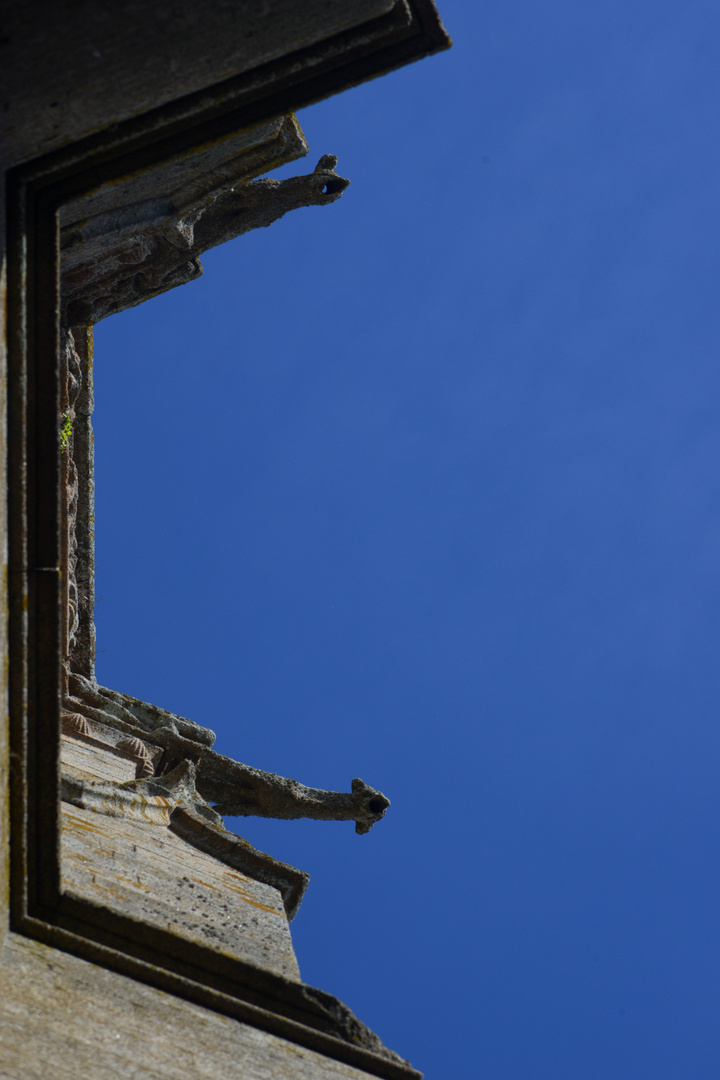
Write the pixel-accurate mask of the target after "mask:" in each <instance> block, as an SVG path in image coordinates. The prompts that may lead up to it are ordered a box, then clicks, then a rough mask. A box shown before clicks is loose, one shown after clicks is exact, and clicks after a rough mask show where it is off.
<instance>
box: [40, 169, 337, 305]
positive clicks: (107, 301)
mask: <svg viewBox="0 0 720 1080" xmlns="http://www.w3.org/2000/svg"><path fill="white" fill-rule="evenodd" d="M336 165H337V158H336V157H335V156H334V155H333V154H325V155H323V157H321V158H320V161H319V162H318V164H317V166H316V168H315V171H314V172H312V173H310V174H309V175H308V176H295V177H293V178H292V179H289V180H267V179H265V180H252V181H250V182H245V183H243V182H241V181H238V180H237V179H232V178H231V179H230V180H228V178H227V169H218V170H216V171H215V173H213V174H211V176H210V177H209V178H208V179H207V181H206V183H205V184H203V185H202V187H201V189H200V192H199V193H198V190H197V189H198V184H197V181H193V182H191V183H189V184H187V183H186V184H185V185H183V186H181V187H179V188H177V189H176V190H175V191H173V192H171V193H170V194H169V195H162V196H155V197H154V198H148V199H144V200H143V201H142V202H138V203H134V204H132V205H129V206H120V207H113V208H112V209H110V210H104V211H102V212H100V213H97V214H95V215H94V216H92V217H90V218H83V219H79V220H76V221H70V222H67V223H66V224H64V226H63V228H62V230H61V233H60V245H61V260H60V267H61V275H62V303H63V318H64V322H65V325H66V326H75V325H80V324H87V325H89V324H91V323H96V322H99V320H100V319H104V318H105V317H106V316H107V315H112V314H114V313H116V312H118V311H124V310H125V308H128V307H133V306H134V305H135V304H139V303H141V302H142V301H143V300H148V299H149V298H150V297H152V296H158V295H159V294H160V293H163V292H166V291H167V290H168V289H173V288H175V286H176V285H183V284H185V282H188V281H192V280H193V279H194V278H197V277H200V275H201V274H202V272H203V270H202V266H201V264H200V259H199V256H200V255H201V254H202V253H203V252H204V251H207V250H208V249H209V248H213V247H216V246H217V245H218V244H223V243H225V241H226V240H232V239H234V238H235V237H237V236H242V234H243V233H246V232H250V231H251V230H252V229H259V228H264V227H266V226H268V225H272V223H273V222H274V221H277V220H278V219H279V218H281V217H282V216H283V215H284V214H286V213H287V212H288V211H289V210H295V209H297V208H298V207H301V206H325V205H327V204H329V203H333V202H336V201H337V200H338V199H339V198H340V196H341V195H342V193H343V191H345V189H346V187H347V186H348V184H349V183H350V181H349V180H346V179H345V178H344V177H342V176H338V174H337V173H336V172H335V166H336Z"/></svg>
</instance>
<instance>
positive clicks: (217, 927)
mask: <svg viewBox="0 0 720 1080" xmlns="http://www.w3.org/2000/svg"><path fill="white" fill-rule="evenodd" d="M153 809H154V810H155V812H156V813H157V814H158V820H157V821H156V822H154V823H153V822H150V821H142V820H140V813H138V814H136V815H133V816H132V817H130V816H127V817H120V816H110V815H109V814H98V813H93V812H92V811H91V810H83V809H80V808H78V807H75V806H68V805H66V804H63V810H62V832H61V835H62V864H61V865H62V881H63V889H65V890H69V891H70V892H72V893H76V894H78V895H80V896H83V897H85V898H86V899H88V900H93V901H94V902H96V903H98V904H101V905H102V906H103V907H110V908H112V910H113V911H117V912H118V913H119V914H121V915H129V916H130V917H132V918H136V919H140V920H142V921H143V922H147V923H150V924H152V925H155V926H159V927H161V928H163V929H167V930H171V931H172V932H173V933H176V934H178V935H179V936H180V937H184V938H187V939H189V940H191V941H199V942H201V943H202V944H205V945H207V946H209V947H210V948H212V949H215V950H217V951H219V952H222V953H225V954H226V955H229V956H236V957H238V958H239V959H241V960H247V961H249V962H250V963H252V964H256V965H257V966H258V967H261V968H264V969H265V970H267V971H274V972H275V973H276V974H278V975H283V976H285V977H286V978H292V979H296V980H299V978H300V972H299V971H298V966H297V961H296V959H295V954H294V952H293V948H292V941H291V940H290V931H289V928H288V921H287V916H286V914H285V910H284V907H283V901H282V897H281V895H280V893H279V891H278V890H277V889H276V888H274V887H273V886H272V885H266V884H263V883H262V882H259V881H254V880H253V879H251V878H249V877H247V876H246V875H243V874H240V873H238V872H237V871H236V870H231V869H229V868H228V867H227V866H225V865H224V864H223V863H221V862H219V861H218V860H217V859H215V858H213V857H212V856H211V855H207V854H205V853H204V852H202V851H199V850H198V849H197V848H194V847H191V846H190V845H189V844H187V843H186V842H185V841H184V840H182V839H180V837H178V836H176V835H175V834H174V833H173V832H171V831H170V830H169V829H168V828H167V825H168V824H169V819H170V810H169V809H168V808H167V807H165V808H162V807H161V806H157V807H154V808H153ZM163 809H164V812H165V815H166V818H167V820H166V821H165V822H162V821H161V820H160V818H161V815H162V812H163ZM149 810H150V807H149V806H147V805H146V807H145V813H148V812H149Z"/></svg>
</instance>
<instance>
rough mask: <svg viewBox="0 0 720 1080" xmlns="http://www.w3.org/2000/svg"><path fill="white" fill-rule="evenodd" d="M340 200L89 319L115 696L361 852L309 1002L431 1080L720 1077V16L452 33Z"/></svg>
mask: <svg viewBox="0 0 720 1080" xmlns="http://www.w3.org/2000/svg"><path fill="white" fill-rule="evenodd" d="M441 12H442V15H443V17H444V20H445V22H446V25H447V27H448V29H449V31H450V33H451V35H452V36H453V38H454V41H455V44H454V47H453V49H452V50H450V51H449V52H448V53H445V54H442V55H440V56H436V57H432V58H430V59H428V60H426V61H423V62H422V63H420V64H415V65H413V66H412V67H408V68H405V69H402V70H400V71H398V72H395V73H393V74H392V75H390V76H387V77H385V78H383V79H381V80H377V81H375V82H372V83H369V84H366V85H364V86H361V87H358V88H356V89H354V90H352V91H349V92H347V93H345V94H342V95H340V96H338V97H336V98H333V99H331V100H329V101H327V102H323V103H320V104H319V105H316V106H314V107H312V108H309V109H306V110H303V111H302V112H301V113H300V114H299V120H300V123H301V126H302V128H303V130H304V132H305V135H306V138H307V140H308V143H309V145H310V155H309V157H308V158H307V159H306V160H305V161H304V162H297V163H294V164H293V165H292V166H289V167H286V168H284V169H282V170H280V171H279V172H277V173H275V174H273V175H275V176H278V177H279V176H282V175H296V174H298V173H302V172H309V171H312V168H313V167H314V165H315V162H316V161H317V159H318V158H319V157H320V156H321V154H324V153H335V154H337V155H338V158H339V165H338V171H339V172H340V173H341V174H342V175H344V176H348V177H349V178H350V180H351V181H352V183H351V187H350V188H349V189H348V190H347V192H346V193H345V194H344V196H343V198H342V199H341V200H340V201H339V202H338V203H336V204H334V205H332V206H329V207H315V208H309V209H305V210H300V211H296V212H295V213H293V214H292V215H289V216H287V217H286V218H284V219H283V220H282V221H281V222H279V223H277V224H276V225H274V226H273V227H272V228H270V229H262V230H258V231H257V232H255V233H252V234H249V235H247V236H245V237H242V238H240V239H239V240H238V241H235V242H233V243H230V244H228V245H226V246H224V247H223V248H220V249H217V250H216V251H213V252H210V253H208V254H207V255H206V256H205V257H204V258H203V260H202V261H203V264H204V266H205V276H204V277H203V278H202V279H200V280H199V281H197V282H193V283H192V284H190V285H187V286H185V287H182V288H180V289H176V290H174V291H173V292H170V293H168V294H166V295H165V296H163V297H160V298H158V299H156V300H154V301H152V303H150V304H146V305H143V306H141V307H139V308H135V309H133V310H131V311H129V312H126V313H124V314H123V315H121V316H116V317H113V318H111V319H109V320H107V321H105V322H103V323H101V324H99V326H98V327H97V328H96V363H95V370H96V387H97V413H96V454H97V483H98V506H97V564H98V581H97V587H98V596H99V598H100V599H99V601H98V605H97V623H98V649H99V655H98V678H99V680H100V681H101V682H103V683H105V684H107V685H110V686H113V687H114V688H116V689H118V690H123V691H125V692H127V693H130V694H133V695H136V696H138V697H144V698H145V699H147V700H149V701H153V702H155V703H157V704H160V705H162V706H164V707H166V708H169V709H173V710H175V711H177V712H179V713H181V714H183V715H186V716H190V717H192V718H193V719H195V720H197V721H198V722H199V723H201V724H207V725H208V726H210V727H212V728H214V729H215V730H216V731H217V732H218V742H217V748H218V749H219V750H221V751H222V752H224V753H226V754H231V755H232V756H234V757H236V758H238V759H240V760H243V761H246V762H248V763H249V764H252V765H255V766H258V767H261V768H265V769H270V770H272V771H277V772H280V773H283V774H285V775H288V776H293V777H296V778H297V779H299V780H301V781H303V782H304V783H307V784H311V785H317V786H322V787H328V788H336V789H344V790H348V788H349V783H350V780H351V779H352V778H353V777H354V776H360V777H362V778H363V779H364V780H366V781H367V782H368V783H370V784H372V785H374V786H376V787H379V788H381V789H382V790H383V791H385V792H386V794H387V795H388V797H389V798H390V799H391V800H392V807H391V809H390V810H389V811H388V813H387V815H386V818H385V819H384V820H383V821H382V822H381V823H380V824H379V825H378V826H376V827H375V828H374V829H373V830H372V832H371V833H370V834H369V835H367V836H364V837H358V836H356V835H355V833H354V831H353V826H352V824H350V823H322V822H264V821H260V820H254V819H235V820H234V821H230V822H229V824H230V825H231V827H234V828H236V829H237V831H238V832H240V833H241V834H242V835H244V836H246V837H247V838H248V839H249V840H250V841H251V842H252V843H254V844H256V845H257V846H258V847H261V848H264V849H265V850H268V851H270V852H272V853H273V854H274V855H276V856H278V857H279V858H282V859H284V860H286V861H288V862H291V863H294V864H295V865H297V866H300V867H302V868H303V869H306V870H308V871H309V872H310V874H311V884H310V889H309V891H308V894H307V896H306V899H305V901H304V903H303V907H302V909H301V911H300V913H299V915H298V917H297V919H296V921H295V923H294V924H293V926H294V938H295V943H296V948H297V952H298V957H299V961H300V967H301V972H302V974H303V977H304V978H305V979H306V981H308V982H310V983H313V984H315V985H318V986H321V987H322V988H323V989H325V990H328V991H330V992H332V993H334V994H336V995H337V996H338V997H340V998H342V999H343V1000H345V1001H346V1002H347V1003H348V1004H349V1005H350V1006H351V1007H352V1008H353V1009H354V1010H355V1011H356V1012H357V1014H358V1015H359V1016H360V1017H361V1018H362V1019H363V1020H364V1021H365V1022H366V1023H368V1024H369V1025H370V1026H371V1027H373V1028H374V1029H375V1030H376V1031H377V1032H378V1033H379V1034H380V1035H381V1037H383V1038H384V1039H385V1041H386V1042H387V1043H388V1044H389V1045H390V1046H392V1047H393V1048H394V1049H397V1050H398V1051H399V1052H401V1053H402V1054H403V1055H405V1056H407V1057H408V1058H410V1060H411V1061H412V1062H413V1064H414V1065H416V1067H418V1068H420V1069H423V1070H424V1071H425V1073H426V1075H427V1076H428V1077H429V1078H444V1077H453V1080H465V1078H468V1080H475V1078H477V1077H482V1078H483V1080H519V1078H520V1077H522V1078H523V1080H546V1078H547V1080H550V1078H552V1080H648V1078H652V1080H666V1078H667V1080H671V1078H672V1080H678V1078H680V1077H681V1078H682V1080H715V1077H716V1076H717V1069H718V1065H717V1062H718V1060H719V1057H720V1027H719V1025H718V1006H719V1005H720V979H719V977H718V965H719V962H720V941H719V938H718V930H717V921H718V916H717V911H718V901H719V900H720V867H719V864H718V857H717V852H718V831H719V830H718V808H719V807H718V803H719V802H720V792H719V789H718V782H717V777H718V766H719V764H720V762H719V761H718V759H719V758H720V737H719V734H718V725H717V701H718V644H719V642H718V637H719V630H720V620H719V619H718V599H719V597H720V574H719V572H718V566H719V563H718V540H719V539H720V506H719V504H718V488H719V481H718V475H719V466H720V427H719V425H718V415H717V414H718V406H717V391H718V384H719V383H720V376H719V375H718V339H719V337H720V335H719V333H718V331H719V330H720V325H719V324H720V305H718V301H717V284H718V269H719V263H720V254H719V249H718V244H717V239H716V234H717V225H718V216H719V215H718V195H717V192H718V172H719V171H720V170H719V166H720V151H719V150H718V140H717V127H718V112H719V108H718V82H719V81H720V80H719V79H718V71H719V70H720V56H719V55H718V53H719V52H720V49H719V48H718V30H720V12H719V11H718V8H717V6H716V5H715V4H710V3H704V2H695V0H690V2H688V3H686V4H684V5H679V4H677V3H675V4H669V3H662V2H661V3H654V4H652V5H651V4H649V3H646V2H635V3H630V4H627V3H624V4H620V3H610V2H604V3H601V4H597V5H582V6H578V5H575V4H570V3H567V2H556V3H549V4H546V5H544V6H543V7H542V8H539V7H538V6H537V5H532V4H529V3H527V2H521V0H517V2H511V3H507V4H503V5H495V6H492V5H483V6H480V5H477V6H476V5H471V4H461V3H459V2H457V0H442V3H441Z"/></svg>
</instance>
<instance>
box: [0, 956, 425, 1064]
mask: <svg viewBox="0 0 720 1080" xmlns="http://www.w3.org/2000/svg"><path fill="white" fill-rule="evenodd" d="M0 1029H1V1030H2V1040H1V1043H2V1051H1V1053H0V1078H1V1080H48V1078H49V1077H51V1078H52V1080H79V1078H80V1077H82V1078H83V1080H85V1078H92V1080H140V1078H142V1080H188V1078H189V1077H192V1078H193V1080H218V1077H223V1078H226V1080H367V1078H368V1074H367V1073H366V1072H364V1071H362V1070H360V1069H356V1068H353V1067H352V1066H351V1065H345V1064H343V1063H342V1062H339V1061H335V1060H333V1059H332V1058H328V1057H326V1056H324V1055H323V1054H319V1053H316V1052H315V1051H314V1050H310V1049H307V1048H306V1047H303V1046H298V1045H296V1044H295V1043H291V1042H288V1041H287V1040H286V1039H281V1038H278V1037H277V1036H274V1035H270V1034H268V1033H267V1032H265V1031H261V1030H258V1029H257V1028H255V1027H249V1026H248V1025H247V1024H243V1023H240V1022H238V1021H237V1020H233V1019H230V1018H229V1017H227V1016H223V1015H222V1014H220V1013H217V1012H213V1011H212V1010H210V1009H206V1008H203V1007H201V1006H199V1005H195V1004H193V1003H192V1002H189V1001H184V1000H183V999H182V998H178V997H174V996H173V995H172V994H167V993H164V992H163V991H162V990H157V989H155V988H154V987H152V986H145V985H143V983H140V982H136V981H135V980H133V979H129V978H126V977H124V976H123V975H118V974H116V973H115V972H113V971H107V970H104V969H103V968H100V967H97V966H96V965H94V964H89V963H87V961H85V960H80V959H78V958H77V957H75V956H72V955H70V954H69V953H64V952H60V951H59V950H57V949H52V948H49V947H48V946H46V945H42V944H40V943H39V942H34V941H31V940H28V939H26V938H21V937H17V936H15V935H10V936H9V938H8V939H7V940H6V942H5V947H4V949H3V952H2V955H1V956H0ZM409 1075H413V1074H409ZM414 1075H415V1076H416V1077H419V1074H414Z"/></svg>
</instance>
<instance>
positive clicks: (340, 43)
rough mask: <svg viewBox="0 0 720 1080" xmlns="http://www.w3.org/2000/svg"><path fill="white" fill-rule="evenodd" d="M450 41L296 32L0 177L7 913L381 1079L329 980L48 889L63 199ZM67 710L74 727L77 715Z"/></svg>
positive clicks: (359, 32)
mask: <svg viewBox="0 0 720 1080" xmlns="http://www.w3.org/2000/svg"><path fill="white" fill-rule="evenodd" d="M448 45H449V39H448V38H447V35H446V34H445V32H444V30H443V28H442V26H441V24H440V22H439V19H438V17H437V12H436V11H435V8H434V5H433V4H432V2H431V0H411V2H405V0H398V2H397V3H395V4H394V5H393V6H392V8H391V9H390V10H389V11H388V12H387V13H386V14H385V15H382V16H380V17H377V18H375V19H372V20H371V21H370V22H368V23H366V24H364V25H361V26H355V27H352V28H350V29H348V30H346V31H344V32H342V33H337V34H335V35H334V36H331V37H330V38H327V39H325V40H322V41H320V42H316V43H314V44H312V45H307V46H305V47H297V48H296V49H295V51H290V52H288V53H286V54H285V55H283V56H281V57H279V58H277V59H274V60H272V61H270V62H267V63H264V64H262V65H260V66H258V67H256V68H253V69H251V70H249V71H245V72H244V73H242V74H240V75H237V76H234V77H232V78H229V79H227V80H226V81H225V82H222V83H218V84H217V85H215V86H209V87H207V88H205V89H202V90H200V91H196V92H194V93H192V94H190V95H188V96H186V97H180V98H178V99H176V100H175V101H171V102H169V103H168V104H167V105H163V106H162V107H161V108H158V109H155V110H153V111H151V112H148V113H145V114H143V115H141V116H138V117H136V118H134V119H131V120H128V121H125V122H123V123H120V124H117V125H114V126H112V127H110V128H107V129H106V130H104V131H101V132H100V133H98V134H94V135H91V136H89V137H87V138H85V139H83V140H81V141H79V142H76V143H73V144H71V145H68V146H65V147H64V148H62V149H59V150H55V151H53V152H52V153H50V154H48V155H46V156H45V157H40V158H37V159H35V160H33V161H30V162H27V163H25V164H22V165H19V166H17V167H15V168H14V169H12V170H11V171H10V172H8V174H7V206H8V211H9V214H8V293H7V300H8V525H9V528H8V540H9V552H8V554H9V583H8V597H9V598H8V605H9V639H10V648H9V660H10V663H9V687H10V735H11V761H12V774H11V792H10V811H11V868H10V869H11V878H10V882H11V925H12V928H13V930H15V931H16V932H17V933H20V934H24V935H26V936H29V937H32V938H35V939H37V940H39V941H42V942H45V943H47V944H49V945H52V946H53V947H56V948H60V949H64V950H66V951H68V952H70V953H73V954H75V955H78V956H80V957H83V958H84V959H86V960H88V961H91V962H93V963H96V964H99V965H101V966H104V967H107V968H109V969H112V970H114V971H117V972H120V973H122V974H124V975H127V976H129V977H131V978H134V979H137V980H140V981H143V982H146V983H148V984H151V985H153V986H155V987H157V988H160V989H162V990H164V991H167V992H169V993H171V994H175V995H177V996H180V997H183V998H186V999H187V1000H190V1001H193V1002H195V1003H197V1004H199V1005H202V1006H205V1007H207V1008H210V1009H212V1010H215V1011H218V1012H220V1013H223V1014H225V1015H227V1016H231V1017H234V1018H236V1019H238V1020H240V1021H242V1022H244V1023H247V1024H250V1025H253V1026H255V1027H257V1028H260V1029H262V1030H264V1031H266V1032H269V1033H271V1034H274V1035H277V1036H279V1037H281V1038H284V1039H287V1040H289V1041H291V1042H294V1043H296V1044H298V1045H300V1046H305V1047H308V1048H310V1049H313V1050H315V1051H317V1052H319V1053H321V1054H325V1055H326V1056H328V1057H330V1058H334V1059H336V1060H338V1061H341V1062H344V1063H346V1064H348V1065H351V1066H354V1067H356V1068H358V1069H360V1070H363V1071H365V1072H366V1073H369V1074H372V1075H375V1076H379V1077H384V1078H387V1080H412V1078H414V1080H418V1078H419V1076H420V1074H419V1073H417V1072H416V1071H415V1070H414V1069H412V1068H411V1067H410V1066H409V1065H408V1064H407V1063H406V1062H404V1061H402V1059H400V1058H398V1057H397V1056H396V1055H394V1054H392V1053H391V1052H388V1051H386V1050H385V1048H384V1047H382V1044H381V1043H380V1042H379V1040H378V1039H377V1037H376V1036H374V1035H373V1034H372V1032H369V1031H368V1029H367V1028H365V1027H364V1025H362V1024H361V1023H360V1022H359V1021H358V1020H356V1018H355V1017H354V1016H353V1015H352V1013H350V1011H349V1010H348V1009H346V1008H345V1007H344V1006H343V1005H342V1004H341V1003H340V1002H338V1001H337V1000H336V999H335V998H333V997H331V995H328V994H324V993H323V992H322V991H319V990H314V989H312V988H311V987H307V986H303V985H302V984H297V983H293V982H291V981H290V980H288V979H285V978H283V977H281V976H279V975H275V974H272V973H270V972H266V971H262V970H261V969H258V968H257V967H255V966H253V965H252V964H248V963H245V962H243V961H241V960H239V959H234V958H231V957H218V955H217V954H215V953H212V952H211V951H209V950H208V949H206V948H204V947H203V946H201V945H197V944H195V943H192V942H187V941H182V940H180V939H178V938H177V937H176V936H175V935H173V934H172V933H171V932H169V931H165V930H162V929H159V928H156V927H154V926H149V925H147V924H145V923H141V922H139V921H137V920H134V919H132V918H130V917H127V916H122V915H119V914H117V913H113V912H110V911H108V910H107V909H105V908H103V907H101V906H99V905H97V904H93V903H91V902H89V901H86V900H83V899H80V898H78V897H74V896H72V895H70V894H68V893H64V892H63V891H62V889H61V879H60V864H59V823H58V808H59V804H60V773H59V744H60V709H61V698H62V690H63V668H62V660H63V656H64V649H63V645H64V643H65V642H66V639H67V626H66V625H65V610H66V598H65V597H64V584H63V567H64V566H65V567H67V551H66V550H65V549H64V546H63V538H62V530H61V520H62V510H61V501H62V496H61V486H62V478H63V470H62V460H61V449H60V442H59V439H58V421H59V417H60V415H61V410H60V402H61V386H60V372H61V362H60V308H61V297H60V290H59V265H60V254H61V250H60V212H61V209H62V207H63V205H69V204H71V203H72V202H73V200H82V199H85V198H87V197H88V196H90V195H91V194H93V193H101V192H102V189H103V185H106V184H114V183H116V182H118V181H124V180H127V179H128V178H130V177H132V176H134V175H140V174H143V173H147V172H148V171H152V170H154V169H162V168H172V162H173V161H178V160H180V159H181V158H183V157H184V156H185V157H186V158H187V159H188V160H189V159H190V158H191V157H192V155H193V154H197V153H201V152H202V151H204V150H206V149H207V148H208V147H209V146H212V145H213V144H214V143H216V142H218V141H219V140H224V139H231V138H233V137H234V136H235V135H237V134H238V133H239V132H241V131H242V130H243V129H245V128H247V127H249V126H251V125H254V124H255V125H256V124H263V123H267V122H269V121H272V120H274V119H276V118H278V117H280V116H282V115H284V114H286V113H288V112H291V111H293V110H296V109H298V108H300V107H302V106H304V105H308V104H310V103H311V102H313V101H317V100H319V99H321V98H323V97H326V96H328V95H330V94H333V93H336V92H337V91H339V90H344V89H346V88H347V87H349V86H352V85H354V84H356V83H359V82H362V81H364V80H366V79H368V78H372V77H374V76H376V75H379V74H383V73H385V72H387V71H390V70H392V69H394V68H397V67H400V66H402V65H404V64H406V63H409V62H410V61H412V60H415V59H419V58H421V57H423V56H426V55H428V54H430V53H432V52H436V51H438V50H440V49H444V48H447V47H448ZM70 723H71V724H72V721H70ZM76 723H77V724H79V725H80V726H82V725H81V719H80V718H78V719H77V721H76ZM78 730H79V729H78ZM128 734H130V733H128ZM178 737H179V738H183V734H182V732H179V733H178ZM171 822H172V823H174V827H175V828H176V829H177V830H179V831H181V833H182V835H183V836H184V837H185V838H187V839H190V840H191V842H192V839H191V838H192V837H193V836H194V837H196V838H197V836H198V835H199V833H200V832H202V830H203V828H205V826H204V825H203V824H202V823H200V824H198V822H197V820H195V818H194V816H193V812H192V811H191V810H190V811H189V810H187V808H183V807H175V808H174V809H173V812H172V814H171ZM224 842H225V841H224ZM213 853H214V854H215V855H216V856H217V857H219V858H223V854H222V853H220V852H219V851H214V852H213ZM225 855H227V856H228V858H229V857H232V853H230V852H225Z"/></svg>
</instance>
